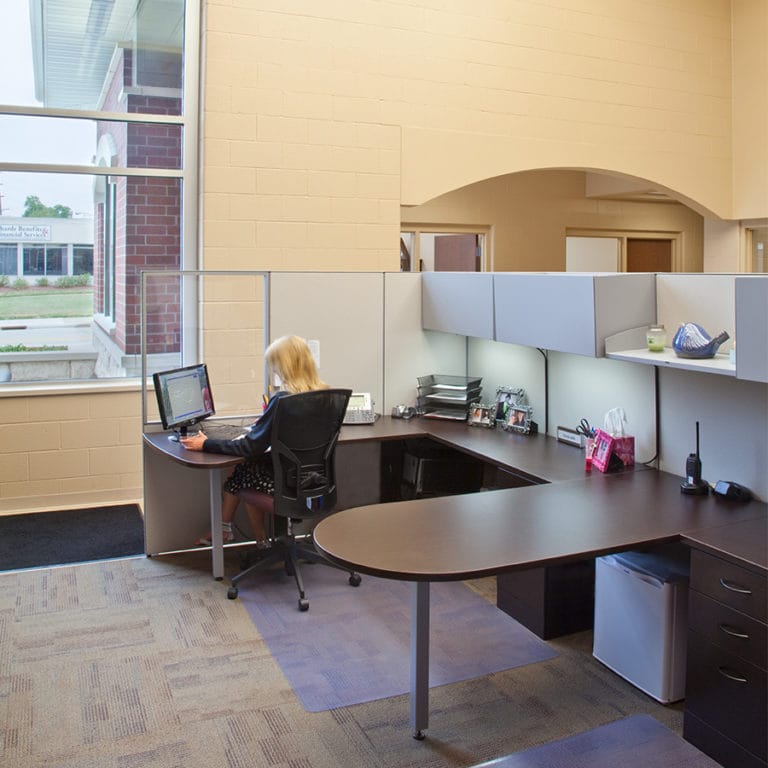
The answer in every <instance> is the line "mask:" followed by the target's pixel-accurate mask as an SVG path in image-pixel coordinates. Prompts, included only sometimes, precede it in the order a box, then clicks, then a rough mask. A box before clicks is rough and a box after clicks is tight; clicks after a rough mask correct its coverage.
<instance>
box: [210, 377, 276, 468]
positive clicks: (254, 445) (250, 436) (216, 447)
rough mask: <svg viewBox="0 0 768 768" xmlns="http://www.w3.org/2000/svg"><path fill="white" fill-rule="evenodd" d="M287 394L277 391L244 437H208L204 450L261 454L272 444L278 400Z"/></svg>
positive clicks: (232, 454)
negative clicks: (224, 438)
mask: <svg viewBox="0 0 768 768" xmlns="http://www.w3.org/2000/svg"><path fill="white" fill-rule="evenodd" d="M287 394H288V392H275V394H274V395H272V397H271V398H270V400H269V403H268V404H267V407H266V410H265V411H264V413H263V414H262V415H261V416H260V417H259V420H258V421H257V422H255V423H254V424H252V425H251V428H250V429H249V430H248V431H247V432H246V433H245V436H244V437H240V438H238V439H237V440H220V439H216V438H215V437H208V438H206V440H205V442H204V443H203V450H204V451H205V452H206V453H225V454H227V455H228V456H246V457H248V458H255V457H257V456H261V455H262V454H263V453H264V452H265V451H266V450H267V449H268V448H269V447H270V445H271V444H272V424H273V423H274V421H275V411H276V410H277V401H278V400H279V399H280V398H281V397H282V396H283V395H287Z"/></svg>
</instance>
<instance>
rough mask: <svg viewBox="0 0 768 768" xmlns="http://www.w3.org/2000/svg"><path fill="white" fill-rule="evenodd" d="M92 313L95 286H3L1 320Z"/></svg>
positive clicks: (88, 314)
mask: <svg viewBox="0 0 768 768" xmlns="http://www.w3.org/2000/svg"><path fill="white" fill-rule="evenodd" d="M91 315H93V288H31V287H30V288H24V289H23V290H15V289H12V288H2V289H0V320H32V319H35V318H46V317H90V316H91Z"/></svg>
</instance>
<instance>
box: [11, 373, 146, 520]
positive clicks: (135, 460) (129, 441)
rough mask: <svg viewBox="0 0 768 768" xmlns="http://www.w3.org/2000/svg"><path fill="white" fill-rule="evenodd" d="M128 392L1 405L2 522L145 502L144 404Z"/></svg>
mask: <svg viewBox="0 0 768 768" xmlns="http://www.w3.org/2000/svg"><path fill="white" fill-rule="evenodd" d="M125 390H126V388H125V387H124V388H123V391H118V392H115V391H111V392H107V391H103V392H99V391H96V392H93V391H85V390H84V391H82V392H80V393H73V394H66V395H63V394H58V395H57V394H41V395H38V396H6V397H3V398H2V399H0V514H3V513H10V512H19V511H30V512H32V511H40V510H51V509H66V508H69V507H83V506H89V505H93V506H98V505H100V504H110V503H120V502H125V501H140V500H141V497H142V471H141V399H140V394H139V392H138V389H137V388H136V387H133V388H132V389H131V390H130V391H125Z"/></svg>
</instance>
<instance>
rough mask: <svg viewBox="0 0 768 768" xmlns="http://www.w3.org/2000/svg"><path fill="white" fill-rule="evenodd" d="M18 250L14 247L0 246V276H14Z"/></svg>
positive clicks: (17, 264) (17, 263)
mask: <svg viewBox="0 0 768 768" xmlns="http://www.w3.org/2000/svg"><path fill="white" fill-rule="evenodd" d="M18 251H19V249H18V248H17V246H15V245H0V275H16V274H17V272H18V269H19V257H18Z"/></svg>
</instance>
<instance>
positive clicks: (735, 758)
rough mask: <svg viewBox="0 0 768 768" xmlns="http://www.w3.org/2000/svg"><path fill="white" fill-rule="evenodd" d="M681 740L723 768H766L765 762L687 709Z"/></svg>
mask: <svg viewBox="0 0 768 768" xmlns="http://www.w3.org/2000/svg"><path fill="white" fill-rule="evenodd" d="M683 738H685V740H686V741H690V742H691V744H693V745H694V746H695V747H698V748H699V749H700V750H701V751H702V752H703V753H704V754H706V755H709V756H710V757H711V758H712V759H713V760H717V762H718V763H720V765H722V766H723V768H767V764H766V762H765V760H760V758H758V757H756V756H755V755H753V754H752V753H751V752H748V751H747V750H746V749H744V747H741V746H739V745H738V744H736V742H734V741H732V740H731V739H729V738H728V737H727V736H724V735H723V734H722V733H720V732H719V731H716V730H715V729H714V728H712V727H711V726H709V725H708V724H707V723H705V722H703V721H702V720H699V718H698V717H696V716H695V715H692V714H691V713H690V712H689V711H688V710H687V709H686V710H685V715H684V718H683Z"/></svg>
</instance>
